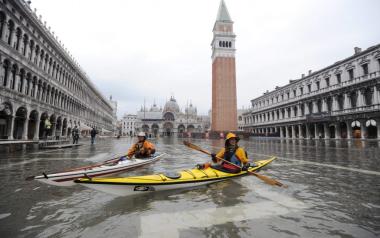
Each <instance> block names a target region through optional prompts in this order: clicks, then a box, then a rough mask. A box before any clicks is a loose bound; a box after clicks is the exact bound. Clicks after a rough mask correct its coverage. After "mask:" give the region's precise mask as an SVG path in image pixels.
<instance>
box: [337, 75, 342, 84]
mask: <svg viewBox="0 0 380 238" xmlns="http://www.w3.org/2000/svg"><path fill="white" fill-rule="evenodd" d="M341 82H342V80H341V76H340V74H337V75H336V83H337V84H340V83H341Z"/></svg>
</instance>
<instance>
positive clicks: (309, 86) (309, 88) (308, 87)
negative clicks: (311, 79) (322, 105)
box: [307, 84, 311, 93]
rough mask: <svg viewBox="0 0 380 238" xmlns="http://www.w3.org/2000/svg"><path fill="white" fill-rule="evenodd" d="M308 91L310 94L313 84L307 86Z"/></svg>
mask: <svg viewBox="0 0 380 238" xmlns="http://www.w3.org/2000/svg"><path fill="white" fill-rule="evenodd" d="M307 89H308V90H309V93H310V92H311V84H309V85H307Z"/></svg>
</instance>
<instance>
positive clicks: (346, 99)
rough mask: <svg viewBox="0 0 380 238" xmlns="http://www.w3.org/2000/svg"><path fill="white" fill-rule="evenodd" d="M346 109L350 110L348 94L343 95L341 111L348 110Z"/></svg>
mask: <svg viewBox="0 0 380 238" xmlns="http://www.w3.org/2000/svg"><path fill="white" fill-rule="evenodd" d="M348 108H351V105H350V98H349V97H348V94H347V93H345V94H344V103H343V109H348Z"/></svg>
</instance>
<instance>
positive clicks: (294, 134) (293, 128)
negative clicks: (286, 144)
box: [292, 125, 297, 139]
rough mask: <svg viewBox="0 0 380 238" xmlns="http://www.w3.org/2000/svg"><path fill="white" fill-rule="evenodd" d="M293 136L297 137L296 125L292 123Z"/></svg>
mask: <svg viewBox="0 0 380 238" xmlns="http://www.w3.org/2000/svg"><path fill="white" fill-rule="evenodd" d="M292 138H293V139H295V138H297V137H296V126H294V125H292Z"/></svg>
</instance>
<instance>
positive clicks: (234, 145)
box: [211, 132, 249, 173]
mask: <svg viewBox="0 0 380 238" xmlns="http://www.w3.org/2000/svg"><path fill="white" fill-rule="evenodd" d="M238 141H239V137H238V136H236V135H235V134H234V133H231V132H230V133H228V134H227V136H226V140H225V147H224V148H222V149H221V150H220V151H219V152H218V153H217V154H211V158H212V161H213V162H214V163H220V169H221V170H223V171H226V172H230V173H238V172H240V170H241V169H240V168H239V167H243V168H245V166H247V165H248V166H249V163H248V158H247V152H245V150H244V149H243V148H241V147H239V146H238ZM217 157H219V158H223V159H225V160H227V161H229V162H231V163H233V164H236V165H237V166H234V165H233V164H230V163H227V162H224V161H219V159H218V158H217Z"/></svg>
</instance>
